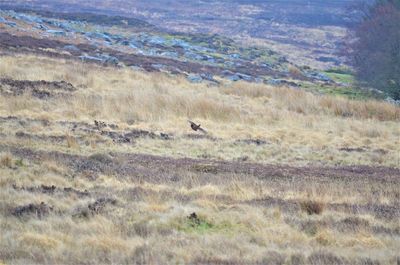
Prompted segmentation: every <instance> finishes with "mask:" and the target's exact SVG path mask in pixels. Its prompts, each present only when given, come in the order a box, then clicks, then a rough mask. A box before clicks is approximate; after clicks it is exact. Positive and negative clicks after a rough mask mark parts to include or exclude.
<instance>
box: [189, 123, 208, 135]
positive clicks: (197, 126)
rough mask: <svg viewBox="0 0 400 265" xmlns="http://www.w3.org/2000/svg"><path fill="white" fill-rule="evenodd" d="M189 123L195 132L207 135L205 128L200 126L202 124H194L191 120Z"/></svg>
mask: <svg viewBox="0 0 400 265" xmlns="http://www.w3.org/2000/svg"><path fill="white" fill-rule="evenodd" d="M188 122H189V123H190V128H192V130H193V131H195V132H197V131H200V132H202V133H204V134H207V131H206V130H204V129H203V128H201V127H200V126H201V125H200V124H199V125H197V124H196V123H194V122H192V121H190V120H188Z"/></svg>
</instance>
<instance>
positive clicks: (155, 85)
mask: <svg viewBox="0 0 400 265" xmlns="http://www.w3.org/2000/svg"><path fill="white" fill-rule="evenodd" d="M0 60H1V64H0V75H1V76H2V77H3V79H0V139H1V140H0V142H1V144H0V189H1V192H0V217H1V218H0V229H1V233H0V236H1V237H0V239H1V240H0V261H1V262H4V263H6V264H9V263H10V264H27V263H30V264H49V263H51V264H71V263H74V264H75V263H89V264H92V263H103V264H115V263H118V264H121V263H126V264H167V263H168V264H170V263H190V264H395V263H396V262H398V260H399V256H398V249H399V237H400V224H399V222H398V220H399V218H400V209H399V205H400V203H399V202H400V194H399V190H400V189H399V187H400V178H399V176H400V169H399V168H400V167H399V154H400V150H399V146H400V142H399V137H400V130H399V129H400V127H399V121H400V108H399V107H396V106H394V105H390V104H388V103H385V102H381V101H375V100H368V101H353V100H349V99H345V98H340V97H333V96H326V95H325V96H322V95H315V94H312V93H309V92H305V91H302V90H298V89H292V88H285V87H272V86H269V85H265V84H255V83H247V82H243V81H239V82H236V83H232V82H229V81H224V80H221V83H220V84H219V85H218V86H209V85H208V84H207V83H204V82H203V83H198V84H193V83H191V82H189V81H188V80H187V79H186V78H184V77H183V76H170V75H168V74H164V73H159V72H153V73H145V72H141V71H137V70H133V69H130V68H115V67H111V66H101V65H98V64H90V63H86V62H79V61H76V60H73V59H71V58H69V57H68V58H64V59H62V58H60V57H53V58H49V57H44V56H37V55H27V54H13V55H2V56H1V57H0ZM188 118H189V119H191V120H194V121H196V122H199V123H201V124H202V126H203V127H204V128H205V129H206V130H207V131H208V134H203V133H198V132H194V131H192V130H191V129H190V127H189V124H188V123H187V119H188Z"/></svg>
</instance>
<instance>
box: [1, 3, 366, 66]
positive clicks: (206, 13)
mask: <svg viewBox="0 0 400 265" xmlns="http://www.w3.org/2000/svg"><path fill="white" fill-rule="evenodd" d="M3 2H4V5H12V6H16V5H17V6H20V5H23V6H25V7H28V8H30V9H32V8H33V9H40V10H43V9H44V10H49V11H62V12H65V11H67V12H95V13H102V14H108V15H122V16H127V17H135V18H140V19H144V20H146V21H148V22H150V23H152V24H154V25H156V26H157V27H162V28H164V29H168V30H173V31H178V32H186V33H196V34H197V33H208V34H221V35H223V36H228V37H234V38H235V39H236V40H239V41H241V42H243V43H246V44H250V45H254V44H255V43H256V44H258V45H264V46H268V47H273V48H274V49H275V50H276V51H278V52H282V53H284V54H285V55H287V56H288V57H289V59H290V61H291V62H293V63H296V64H300V65H310V66H314V67H320V68H321V67H322V68H325V69H326V68H329V67H333V66H339V65H342V64H344V63H345V58H344V57H343V56H342V52H343V51H342V48H343V38H344V37H345V35H346V27H345V26H346V25H349V24H352V23H354V22H355V21H357V19H358V18H359V17H360V14H359V13H357V12H355V11H352V10H351V7H353V6H355V5H357V4H359V3H361V2H366V1H360V0H350V1H344V0H334V1H321V0H311V1H307V3H306V4H305V5H304V3H303V2H304V1H302V0H290V1H280V0H272V1H254V0H252V1H246V0H235V1H220V0H211V1H182V0H174V1H173V2H172V3H173V4H171V1H166V0H157V1H151V2H149V1H143V0H140V1H126V0H113V1H109V0H91V1H85V2H84V3H82V1H65V0H56V1H53V0H51V1H48V0H31V1H29V2H27V1H19V0H17V1H8V0H6V1H3ZM193 10H196V12H195V14H193Z"/></svg>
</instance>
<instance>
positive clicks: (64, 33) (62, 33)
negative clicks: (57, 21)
mask: <svg viewBox="0 0 400 265" xmlns="http://www.w3.org/2000/svg"><path fill="white" fill-rule="evenodd" d="M46 32H47V33H49V34H53V35H56V36H66V35H67V33H66V32H65V31H62V30H54V29H49V30H46Z"/></svg>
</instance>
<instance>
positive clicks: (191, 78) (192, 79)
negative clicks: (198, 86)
mask: <svg viewBox="0 0 400 265" xmlns="http://www.w3.org/2000/svg"><path fill="white" fill-rule="evenodd" d="M187 79H188V80H189V81H190V82H191V83H201V81H203V78H202V77H201V76H200V75H198V74H189V75H188V77H187Z"/></svg>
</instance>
